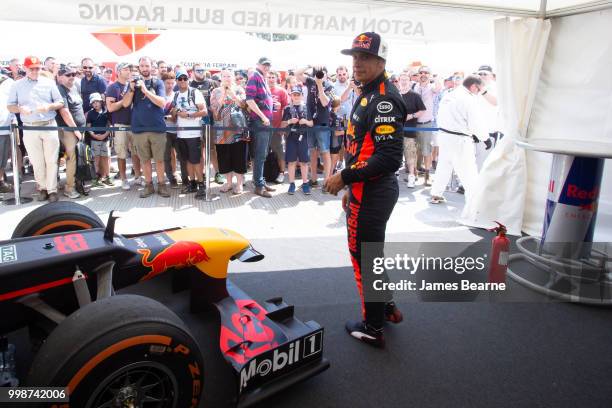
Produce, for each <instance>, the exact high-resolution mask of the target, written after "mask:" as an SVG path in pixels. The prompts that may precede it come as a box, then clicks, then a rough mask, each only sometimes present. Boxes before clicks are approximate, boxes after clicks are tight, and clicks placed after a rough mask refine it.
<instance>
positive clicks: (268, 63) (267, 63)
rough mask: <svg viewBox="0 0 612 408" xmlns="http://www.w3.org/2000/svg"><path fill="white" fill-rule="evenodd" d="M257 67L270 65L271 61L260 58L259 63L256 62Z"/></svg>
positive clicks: (266, 58)
mask: <svg viewBox="0 0 612 408" xmlns="http://www.w3.org/2000/svg"><path fill="white" fill-rule="evenodd" d="M257 63H258V64H259V65H272V61H270V58H268V57H261V58H260V59H259V61H257Z"/></svg>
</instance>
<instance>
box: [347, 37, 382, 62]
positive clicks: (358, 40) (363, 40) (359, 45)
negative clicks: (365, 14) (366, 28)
mask: <svg viewBox="0 0 612 408" xmlns="http://www.w3.org/2000/svg"><path fill="white" fill-rule="evenodd" d="M388 51H389V47H388V46H387V43H386V42H385V41H384V40H383V39H382V38H381V37H380V35H379V34H377V33H374V32H365V33H362V34H359V35H358V36H357V37H355V39H354V40H353V45H352V47H351V48H347V49H345V50H342V51H341V53H342V54H344V55H353V53H355V52H364V53H366V54H370V55H374V56H376V57H378V58H381V59H383V60H385V61H386V60H387V52H388Z"/></svg>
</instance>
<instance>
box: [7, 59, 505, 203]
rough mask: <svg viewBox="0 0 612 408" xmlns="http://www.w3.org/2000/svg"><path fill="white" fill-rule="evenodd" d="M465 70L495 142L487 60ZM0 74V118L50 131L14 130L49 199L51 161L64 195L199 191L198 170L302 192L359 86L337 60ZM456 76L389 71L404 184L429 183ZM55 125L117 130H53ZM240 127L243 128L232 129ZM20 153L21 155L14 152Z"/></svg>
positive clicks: (45, 67)
mask: <svg viewBox="0 0 612 408" xmlns="http://www.w3.org/2000/svg"><path fill="white" fill-rule="evenodd" d="M474 73H475V74H477V76H479V77H480V78H481V80H482V81H483V86H482V92H481V93H480V95H478V97H479V98H480V99H479V102H481V103H482V111H483V117H486V119H483V120H485V121H486V122H487V123H486V127H487V133H489V134H490V135H491V137H492V138H493V139H495V138H497V135H498V134H499V132H498V131H499V125H498V123H497V121H496V117H497V113H496V105H497V100H496V98H495V94H496V92H495V86H494V84H495V75H494V73H493V69H492V68H491V67H490V66H486V65H484V66H481V67H480V68H479V69H478V70H476V71H475V72H474ZM0 78H1V83H0V126H6V125H10V124H11V123H12V122H16V123H19V124H20V125H22V124H23V125H28V126H37V127H41V126H48V127H50V128H51V129H49V130H38V131H33V130H25V131H22V132H21V138H20V139H21V140H20V141H21V143H20V149H19V152H18V160H19V168H21V171H22V173H24V174H25V173H28V170H29V169H28V165H27V162H28V161H29V163H31V166H32V167H33V169H32V170H33V175H34V178H35V180H36V183H37V188H38V190H39V195H38V197H39V200H41V201H42V200H49V201H57V200H58V179H59V173H60V168H62V169H65V173H66V175H65V181H64V185H63V187H60V188H59V190H62V189H63V195H64V196H66V197H67V198H69V199H77V198H79V197H80V196H81V195H83V194H88V192H89V188H107V187H113V186H120V187H121V189H123V190H126V191H127V190H130V189H133V188H137V189H139V196H140V197H142V198H146V197H149V196H151V195H152V194H154V193H157V194H159V195H160V196H161V197H170V195H171V191H170V190H171V189H180V193H181V194H192V193H193V194H195V196H196V198H203V197H204V196H205V180H204V177H205V175H206V173H208V174H210V178H211V180H210V181H214V182H216V183H218V184H220V185H221V187H220V191H221V192H223V193H233V194H242V193H243V192H244V190H243V187H244V186H245V185H246V177H245V176H246V175H247V173H249V172H251V171H252V181H253V186H254V193H255V194H258V195H260V196H263V197H271V196H272V195H271V192H273V191H275V188H274V187H272V186H271V184H272V183H275V184H281V183H284V182H285V181H287V182H288V184H289V187H288V193H289V194H294V193H295V192H296V190H297V189H298V187H297V186H296V184H295V183H296V177H297V178H301V180H302V181H301V185H300V186H299V189H300V190H301V191H302V193H304V194H306V195H308V194H310V193H311V189H312V188H317V187H319V186H320V185H324V184H325V182H326V181H327V179H328V178H329V177H330V176H331V175H333V174H334V173H335V172H337V171H339V170H341V169H342V167H343V158H342V157H343V154H342V153H343V145H344V128H345V127H346V126H347V124H348V121H349V119H350V114H351V109H352V106H353V104H354V103H355V101H356V99H357V98H358V96H359V94H360V84H359V83H358V82H356V81H354V80H353V79H352V75H351V71H350V70H349V69H348V68H347V67H345V66H339V67H337V68H336V69H335V70H334V71H331V72H328V70H327V69H326V67H324V66H315V67H303V68H297V69H295V70H290V71H286V72H279V71H274V70H273V69H272V61H270V60H269V59H267V58H261V59H260V60H259V61H257V64H255V66H254V67H253V68H249V69H246V70H239V71H231V70H228V69H226V70H222V71H218V72H210V71H207V70H206V69H205V68H204V66H203V65H201V64H195V65H193V66H190V67H185V66H182V65H172V64H170V63H168V62H166V61H162V60H153V59H151V58H148V57H142V58H141V59H140V60H139V61H138V63H137V64H130V63H119V64H117V65H116V66H113V67H104V66H101V65H97V64H96V63H95V62H94V60H92V59H91V58H83V59H82V60H81V62H80V64H71V63H59V62H58V61H56V60H55V58H53V57H48V58H46V59H45V60H44V61H41V60H39V59H38V58H36V57H27V58H26V59H25V60H24V61H23V63H21V62H20V61H19V60H17V59H13V60H11V61H10V64H9V66H8V67H6V68H3V71H2V76H1V77H0ZM463 81H464V74H463V73H462V72H455V73H453V74H452V75H450V76H448V77H441V76H440V75H436V74H434V73H432V71H431V70H430V69H429V68H428V67H427V66H416V67H413V66H411V67H410V68H408V69H406V70H403V71H402V72H399V73H397V74H393V75H391V82H392V83H393V84H395V86H397V88H398V89H399V91H400V93H401V95H402V97H403V99H404V102H405V104H406V106H407V112H408V115H407V117H406V126H408V127H412V128H415V129H416V130H414V131H406V132H405V135H404V158H405V161H404V164H405V176H404V181H405V182H406V186H407V187H408V188H414V187H415V186H416V185H417V184H424V185H426V186H429V185H431V181H432V178H431V175H432V174H433V173H434V172H435V168H436V165H437V157H438V154H439V148H438V146H439V143H438V138H439V137H440V134H438V133H437V132H433V131H431V129H432V128H435V127H436V126H437V124H436V117H437V112H438V106H439V105H440V101H441V100H442V99H443V98H444V97H445V95H447V94H448V93H450V92H452V91H453V90H454V89H455V88H457V87H460V86H462V84H463ZM479 89H480V88H479ZM487 94H488V95H487ZM204 124H210V125H213V126H214V127H213V131H212V134H211V145H210V146H206V145H205V144H206V139H204V138H203V132H202V130H201V127H202V125H204ZM55 126H68V127H83V126H88V127H97V128H105V127H109V126H112V127H114V128H121V129H120V130H114V131H108V130H94V131H90V130H88V131H83V132H81V131H73V130H59V131H57V130H54V127H55ZM177 126H178V129H177V128H175V127H177ZM247 126H249V127H250V128H251V130H250V131H243V130H242V128H243V127H247ZM270 127H271V128H273V130H269V128H270ZM125 128H128V129H129V130H125ZM309 128H313V129H310V130H309ZM420 129H424V130H420ZM8 134H9V131H6V130H5V131H2V130H0V192H2V193H7V192H10V191H11V186H10V184H9V183H8V182H7V181H6V180H5V176H4V169H5V167H6V165H7V160H8V158H9V154H10V144H9V142H8V139H9V138H8ZM79 141H83V142H84V143H87V144H88V145H89V146H90V147H91V150H92V152H93V155H94V157H95V169H96V174H97V177H96V178H95V179H94V180H93V181H92V182H91V183H90V185H89V186H87V185H86V184H88V183H84V182H82V181H80V180H78V178H76V177H75V173H76V154H75V146H76V144H77V143H78V142H79ZM487 146H488V145H487ZM207 147H208V148H209V151H210V157H209V158H208V159H209V160H208V161H209V162H210V163H211V168H210V169H208V172H207V171H206V170H207V169H205V168H204V167H205V163H206V162H207V160H206V152H207V151H208V150H207ZM270 152H272V153H271V155H270V154H269V153H270ZM487 153H488V151H487V147H486V146H482V148H477V154H476V156H477V157H476V158H475V160H476V161H477V162H478V164H479V165H480V164H482V161H483V160H484V157H485V156H486V154H487ZM26 156H27V158H28V159H29V160H23V159H22V158H24V157H26ZM270 160H273V161H275V162H276V163H275V164H276V166H277V169H278V171H277V174H278V175H277V176H276V177H274V178H273V179H267V178H266V177H264V173H265V172H264V164H266V165H267V163H266V162H267V161H270ZM153 163H155V165H154V166H153ZM298 164H299V165H298ZM32 170H30V172H32ZM320 173H322V180H320V178H319V174H320ZM24 174H22V175H24ZM154 174H155V176H154ZM154 181H155V182H156V183H154ZM323 192H325V191H324V189H323Z"/></svg>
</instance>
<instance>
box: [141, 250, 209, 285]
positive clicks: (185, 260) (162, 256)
mask: <svg viewBox="0 0 612 408" xmlns="http://www.w3.org/2000/svg"><path fill="white" fill-rule="evenodd" d="M138 253H140V254H142V255H143V257H142V264H143V265H144V266H145V267H147V268H151V271H150V272H149V273H148V274H146V275H145V276H144V277H143V278H142V279H141V280H147V279H151V278H153V277H155V276H157V275H159V274H160V273H163V272H165V271H166V270H168V269H170V268H175V269H180V268H185V267H188V266H193V265H196V264H198V263H200V262H207V261H209V260H210V257H209V256H208V254H207V253H206V250H205V249H204V247H202V245H200V244H198V243H197V242H191V241H179V242H175V243H172V244H170V245H168V246H167V247H166V248H164V249H163V250H162V251H161V252H160V253H158V254H157V255H155V256H154V257H153V258H152V259H149V257H150V256H151V250H150V249H146V248H145V249H139V250H138Z"/></svg>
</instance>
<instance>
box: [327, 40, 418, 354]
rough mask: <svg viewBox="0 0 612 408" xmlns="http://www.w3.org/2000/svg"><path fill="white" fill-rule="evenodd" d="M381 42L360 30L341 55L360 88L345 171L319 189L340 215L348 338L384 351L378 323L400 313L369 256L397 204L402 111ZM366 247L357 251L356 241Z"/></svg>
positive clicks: (375, 253) (378, 249) (377, 253)
mask: <svg viewBox="0 0 612 408" xmlns="http://www.w3.org/2000/svg"><path fill="white" fill-rule="evenodd" d="M387 50H388V48H387V44H386V43H385V42H384V41H382V39H381V37H380V35H379V34H377V33H373V32H366V33H363V34H360V35H358V36H357V37H356V38H355V39H354V40H353V47H352V48H350V49H347V50H343V51H342V53H343V54H346V55H352V57H353V72H354V77H355V79H356V80H357V81H360V82H361V84H362V92H361V95H360V97H359V98H358V99H357V101H356V102H355V105H354V106H353V109H352V112H351V117H350V119H349V122H348V125H347V142H346V168H345V169H344V170H342V171H341V172H340V173H336V174H335V175H333V176H331V177H330V178H329V180H328V182H327V183H326V184H325V188H326V189H327V190H328V191H329V192H330V193H332V194H337V193H338V191H340V190H341V189H342V188H344V186H345V185H346V186H348V191H347V192H345V194H344V196H343V197H342V207H343V208H344V210H345V211H346V224H347V232H348V247H349V252H350V255H351V261H352V263H353V269H354V272H355V280H356V282H357V288H358V290H359V294H360V296H361V304H362V315H363V321H357V322H353V321H349V322H347V324H346V329H347V331H348V332H349V334H350V335H351V336H353V337H355V338H357V339H359V340H361V341H363V342H365V343H367V344H370V345H372V346H376V347H384V345H385V339H384V337H383V324H384V322H385V321H390V322H393V323H399V322H400V321H401V320H402V314H401V312H400V311H399V309H397V307H396V306H395V303H394V302H393V301H392V293H391V292H390V291H388V290H376V288H378V287H377V286H375V282H378V281H381V280H382V281H383V282H385V281H388V277H387V275H386V272H384V271H382V273H380V274H374V273H373V268H372V266H373V260H374V258H378V257H383V256H384V253H383V244H384V241H385V229H386V226H387V221H388V220H389V217H390V216H391V212H392V211H393V207H395V203H396V202H397V198H398V195H399V187H398V184H397V178H396V177H395V172H396V171H397V169H398V168H399V167H400V166H401V163H402V152H403V148H402V145H403V134H404V131H403V128H404V120H405V119H406V116H407V112H406V107H405V106H404V103H403V101H402V98H401V96H400V94H399V92H398V91H397V89H396V88H395V86H394V85H393V84H391V83H390V82H389V80H388V79H387V75H386V72H385V65H386V59H387ZM366 242H367V243H370V244H369V245H370V246H369V247H368V248H367V249H368V251H364V252H362V247H361V244H362V243H366Z"/></svg>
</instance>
